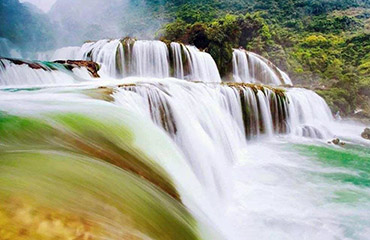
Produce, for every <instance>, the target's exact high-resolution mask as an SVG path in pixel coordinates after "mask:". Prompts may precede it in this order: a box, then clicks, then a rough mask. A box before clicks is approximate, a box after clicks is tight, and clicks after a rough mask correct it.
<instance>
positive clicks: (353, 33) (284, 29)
mask: <svg viewBox="0 0 370 240" xmlns="http://www.w3.org/2000/svg"><path fill="white" fill-rule="evenodd" d="M226 2H227V1H222V0H220V1H212V0H208V1H205V0H203V1H167V2H166V4H167V6H172V8H171V7H170V8H169V9H171V10H170V11H175V12H176V14H172V15H171V14H170V16H173V19H176V20H175V21H173V22H172V23H169V24H167V25H165V26H164V28H163V29H162V31H161V38H162V39H163V40H166V41H179V42H184V43H189V44H194V45H196V46H197V47H199V48H201V49H205V50H206V51H208V52H209V53H210V54H211V55H212V57H213V58H214V59H215V61H216V63H217V65H218V67H219V68H220V73H221V74H222V75H223V76H224V77H227V76H228V74H230V72H231V66H230V62H231V58H232V48H239V47H242V48H245V49H246V50H249V51H254V52H257V53H259V54H261V55H263V56H264V57H267V58H269V59H270V60H271V61H273V62H274V63H275V64H276V65H278V66H279V67H280V68H281V69H283V70H285V71H287V72H288V74H289V75H290V76H291V77H292V79H293V81H294V83H296V84H300V85H303V86H306V87H309V88H313V89H318V90H317V92H318V93H319V94H320V95H321V96H323V97H324V98H325V100H326V101H327V102H328V103H329V106H330V107H331V108H332V110H333V111H340V112H341V114H352V113H354V111H355V110H356V109H357V108H362V109H365V110H366V109H367V108H368V104H366V102H369V101H370V33H369V31H368V30H367V29H368V26H367V25H368V24H369V22H370V2H368V1H366V0H358V1H351V0H332V1H326V0H289V1H283V0H239V1H237V0H233V1H231V2H230V3H226ZM201 5H202V6H205V9H208V10H205V9H204V7H203V8H202V7H199V6H201ZM232 6H238V8H237V9H235V8H233V7H232ZM183 11H185V12H183ZM369 114H370V112H369Z"/></svg>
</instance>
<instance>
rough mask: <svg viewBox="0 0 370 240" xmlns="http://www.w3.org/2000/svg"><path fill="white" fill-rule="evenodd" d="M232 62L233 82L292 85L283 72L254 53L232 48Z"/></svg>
mask: <svg viewBox="0 0 370 240" xmlns="http://www.w3.org/2000/svg"><path fill="white" fill-rule="evenodd" d="M232 63H233V76H234V81H235V82H245V83H254V82H260V83H264V84H272V85H281V84H286V85H292V81H291V79H290V78H289V76H288V75H287V74H286V73H285V72H283V71H281V70H280V69H279V68H278V67H276V66H275V65H274V64H273V63H271V62H270V61H268V60H267V59H265V58H263V57H262V56H260V55H258V54H256V53H252V52H247V51H245V50H242V49H234V50H233V60H232Z"/></svg>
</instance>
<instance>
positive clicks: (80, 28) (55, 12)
mask: <svg viewBox="0 0 370 240" xmlns="http://www.w3.org/2000/svg"><path fill="white" fill-rule="evenodd" d="M157 13H158V12H157ZM48 16H49V18H50V20H51V23H52V24H53V26H55V27H56V29H57V36H58V37H57V39H56V40H57V41H56V45H58V46H62V45H66V44H67V45H76V44H77V45H80V44H81V43H83V42H84V41H88V40H98V39H103V38H121V37H126V36H131V37H138V38H146V39H151V38H153V37H154V35H155V32H156V31H157V30H158V29H159V28H160V27H161V25H162V24H163V23H164V20H163V18H162V19H161V17H158V16H160V14H159V15H158V14H157V15H156V17H155V16H154V11H153V9H152V5H151V4H150V3H148V1H142V0H139V1H137V0H112V1H109V2H107V1H100V0H77V1H76V0H58V1H56V3H55V4H54V5H53V7H52V8H51V10H50V11H49V13H48Z"/></svg>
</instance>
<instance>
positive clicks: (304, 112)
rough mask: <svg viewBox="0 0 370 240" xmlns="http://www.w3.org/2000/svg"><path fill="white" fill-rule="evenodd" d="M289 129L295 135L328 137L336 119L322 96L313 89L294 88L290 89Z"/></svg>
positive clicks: (330, 135)
mask: <svg viewBox="0 0 370 240" xmlns="http://www.w3.org/2000/svg"><path fill="white" fill-rule="evenodd" d="M288 96H289V102H290V104H289V105H288V112H289V118H288V123H289V128H290V129H289V130H290V132H291V133H292V134H293V135H297V136H304V137H311V138H321V139H328V138H330V137H332V136H333V134H332V133H331V132H330V131H329V126H330V125H331V124H332V122H333V121H334V119H333V116H332V114H331V111H330V109H329V107H328V105H327V104H326V102H325V101H324V99H322V98H321V97H320V96H318V95H317V94H316V93H314V92H313V91H311V90H306V89H299V88H293V89H290V90H289V91H288Z"/></svg>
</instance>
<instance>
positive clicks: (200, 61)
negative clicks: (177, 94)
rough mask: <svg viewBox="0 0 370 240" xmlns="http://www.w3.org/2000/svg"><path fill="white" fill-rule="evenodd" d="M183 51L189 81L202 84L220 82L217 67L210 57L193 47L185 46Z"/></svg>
mask: <svg viewBox="0 0 370 240" xmlns="http://www.w3.org/2000/svg"><path fill="white" fill-rule="evenodd" d="M186 49H187V51H185V54H186V58H187V59H188V62H189V68H190V70H189V72H190V76H189V78H190V80H193V81H202V82H221V77H220V74H219V72H218V69H217V65H216V63H215V61H214V60H213V58H212V57H211V55H209V54H208V53H206V52H201V51H199V50H198V49H197V48H196V47H194V46H187V47H186Z"/></svg>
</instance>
